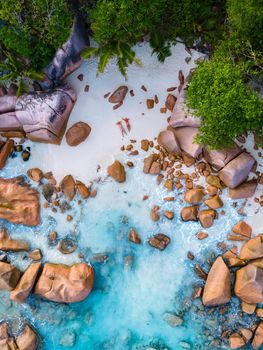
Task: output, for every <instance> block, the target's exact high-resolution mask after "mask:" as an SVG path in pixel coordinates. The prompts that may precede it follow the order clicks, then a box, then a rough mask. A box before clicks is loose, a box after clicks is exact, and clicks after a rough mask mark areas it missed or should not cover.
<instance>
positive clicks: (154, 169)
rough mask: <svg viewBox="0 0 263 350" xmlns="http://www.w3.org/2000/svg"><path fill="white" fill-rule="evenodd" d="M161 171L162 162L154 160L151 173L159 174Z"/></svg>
mask: <svg viewBox="0 0 263 350" xmlns="http://www.w3.org/2000/svg"><path fill="white" fill-rule="evenodd" d="M160 172H161V164H160V163H158V162H155V161H154V162H152V165H151V168H150V171H149V174H152V175H158V174H160Z"/></svg>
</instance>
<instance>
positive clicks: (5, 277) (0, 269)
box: [0, 262, 21, 291]
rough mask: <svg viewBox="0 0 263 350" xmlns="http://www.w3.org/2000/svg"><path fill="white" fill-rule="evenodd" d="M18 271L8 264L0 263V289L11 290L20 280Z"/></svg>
mask: <svg viewBox="0 0 263 350" xmlns="http://www.w3.org/2000/svg"><path fill="white" fill-rule="evenodd" d="M20 275H21V274H20V271H19V270H18V269H17V268H16V267H15V266H12V265H10V264H7V263H5V262H0V289H3V290H8V291H11V290H13V289H14V288H15V287H16V285H17V283H18V280H19V278H20Z"/></svg>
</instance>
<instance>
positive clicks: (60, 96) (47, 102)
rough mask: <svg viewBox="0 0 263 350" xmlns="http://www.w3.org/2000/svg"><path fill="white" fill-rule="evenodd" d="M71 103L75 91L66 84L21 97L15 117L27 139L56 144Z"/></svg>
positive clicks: (58, 141) (70, 108) (74, 99)
mask: <svg viewBox="0 0 263 350" xmlns="http://www.w3.org/2000/svg"><path fill="white" fill-rule="evenodd" d="M75 102H76V95H75V92H74V91H73V89H72V88H71V87H69V86H68V85H64V86H62V87H57V88H55V89H54V90H52V91H48V92H41V93H32V94H26V95H22V96H20V97H19V98H18V100H17V103H16V117H17V119H18V121H19V122H20V123H21V125H23V129H24V131H25V132H26V135H27V137H28V138H29V139H30V140H32V141H40V142H47V143H54V144H60V142H61V139H62V137H63V135H64V132H65V129H66V126H67V122H68V118H69V116H70V113H71V111H72V108H73V106H74V103H75ZM0 118H1V116H0ZM0 123H1V119H0ZM0 129H1V124H0Z"/></svg>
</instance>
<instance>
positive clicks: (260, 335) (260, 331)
mask: <svg viewBox="0 0 263 350" xmlns="http://www.w3.org/2000/svg"><path fill="white" fill-rule="evenodd" d="M251 345H252V348H253V349H254V350H259V349H260V348H261V347H262V345H263V322H260V324H259V325H258V327H257V329H256V332H255V335H254V338H253V341H252V344H251Z"/></svg>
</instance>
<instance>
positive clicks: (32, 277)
mask: <svg viewBox="0 0 263 350" xmlns="http://www.w3.org/2000/svg"><path fill="white" fill-rule="evenodd" d="M40 267H41V263H40V262H38V263H33V264H31V265H30V266H29V267H28V268H27V269H26V271H25V272H24V274H23V275H22V277H21V278H20V280H19V282H18V284H17V285H16V287H15V289H14V290H12V292H11V293H10V299H11V300H13V301H16V302H17V303H24V302H25V301H26V299H27V297H28V296H29V294H30V292H31V290H32V289H33V287H34V284H35V281H36V278H37V275H38V272H39V269H40Z"/></svg>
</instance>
